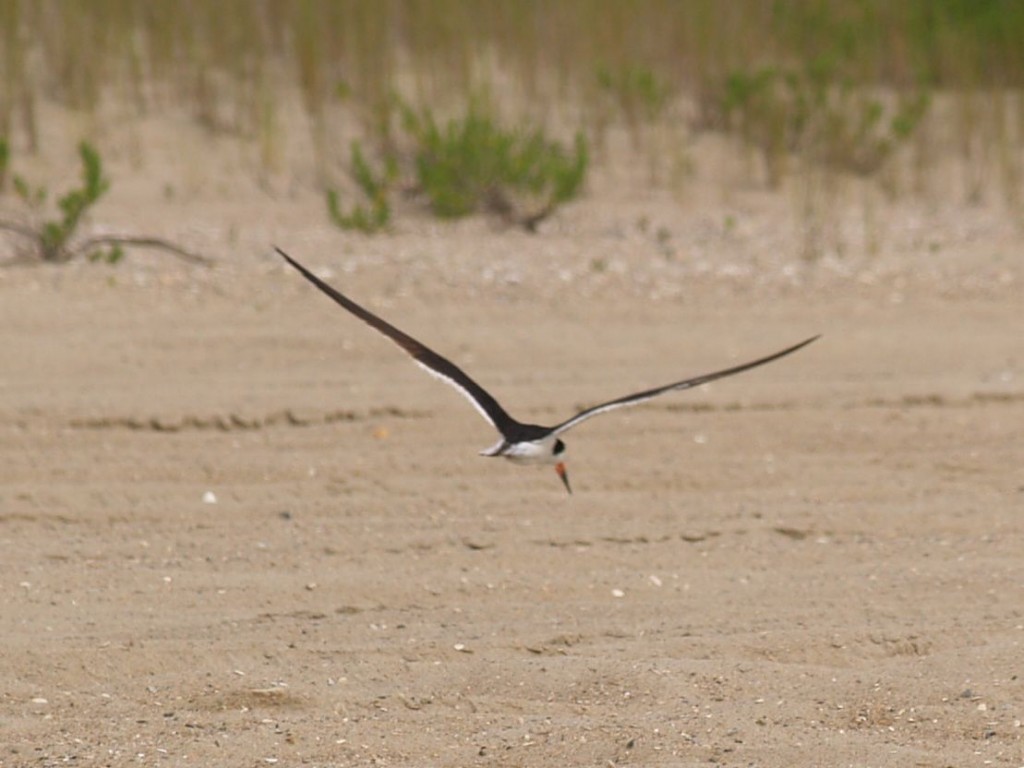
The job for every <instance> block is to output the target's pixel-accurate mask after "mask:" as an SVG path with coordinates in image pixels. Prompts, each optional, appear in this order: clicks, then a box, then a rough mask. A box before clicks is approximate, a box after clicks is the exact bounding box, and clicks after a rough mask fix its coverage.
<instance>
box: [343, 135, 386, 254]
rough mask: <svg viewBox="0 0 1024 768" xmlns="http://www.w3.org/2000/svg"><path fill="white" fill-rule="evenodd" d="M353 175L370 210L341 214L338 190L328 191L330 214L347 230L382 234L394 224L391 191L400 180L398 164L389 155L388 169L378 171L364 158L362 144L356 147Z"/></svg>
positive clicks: (352, 151) (352, 152)
mask: <svg viewBox="0 0 1024 768" xmlns="http://www.w3.org/2000/svg"><path fill="white" fill-rule="evenodd" d="M351 173H352V178H353V180H354V181H355V183H356V185H357V186H358V187H359V189H360V190H361V191H362V193H363V195H365V197H366V199H367V200H368V201H369V203H370V205H369V207H368V208H367V207H365V206H362V205H356V206H355V207H354V208H352V210H350V211H349V212H348V213H345V212H343V211H342V210H341V199H340V197H339V195H338V191H337V190H335V189H328V190H327V212H328V213H329V214H330V217H331V221H333V222H334V223H335V224H336V225H337V226H338V227H340V228H341V229H346V230H356V231H358V232H363V233H366V234H370V233H373V232H379V231H380V230H382V229H384V228H385V227H387V226H388V224H389V223H390V221H391V204H390V202H389V200H388V197H389V195H390V191H391V187H392V186H393V185H394V182H395V179H396V178H397V176H398V164H397V162H396V160H395V158H394V156H393V155H386V156H385V160H384V169H383V170H382V171H380V172H377V171H374V170H373V168H372V167H370V163H369V162H368V161H367V160H366V157H365V156H364V155H363V150H362V146H361V145H360V144H359V142H353V143H352V150H351Z"/></svg>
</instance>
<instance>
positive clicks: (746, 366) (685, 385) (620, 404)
mask: <svg viewBox="0 0 1024 768" xmlns="http://www.w3.org/2000/svg"><path fill="white" fill-rule="evenodd" d="M817 338H819V337H818V336H812V337H811V338H809V339H806V340H805V341H801V342H800V343H799V344H795V345H794V346H792V347H787V348H786V349H784V350H782V351H781V352H776V353H775V354H773V355H768V357H762V358H760V359H759V360H753V361H751V362H749V363H743V365H737V366H734V367H732V368H726V369H725V370H722V371H715V372H714V373H705V374H704V375H703V376H695V377H693V378H692V379H684V380H683V381H677V382H675V383H673V384H666V385H665V386H663V387H655V388H654V389H648V390H646V391H644V392H637V393H636V394H633V395H626V396H625V397H620V398H618V399H617V400H611V401H609V402H607V403H601V404H600V405H595V406H593V407H592V408H587V409H586V410H585V411H580V412H579V413H577V414H576V415H575V416H573V417H572V418H571V419H568V420H566V421H563V422H562V423H561V424H559V425H557V426H556V427H554V428H553V429H552V433H553V434H556V435H557V434H560V433H562V432H565V431H567V430H570V429H572V428H573V427H575V426H576V425H577V424H579V423H580V422H583V421H586V420H587V419H589V418H590V417H591V416H597V415H598V414H599V413H604V412H606V411H612V410H615V409H616V408H624V407H626V406H628V405H637V404H638V403H642V402H645V401H647V400H650V399H651V398H654V397H657V396H658V395H663V394H665V393H666V392H672V391H674V390H677V389H690V388H691V387H698V386H700V385H701V384H707V383H708V382H709V381H714V380H715V379H722V378H725V377H726V376H732V375H733V374H735V373H742V372H743V371H749V370H750V369H751V368H756V367H757V366H759V365H764V364H765V363H770V362H772V361H773V360H778V359H779V358H780V357H785V356H786V355H789V354H792V353H793V352H796V351H797V350H798V349H800V348H802V347H806V346H807V345H808V344H810V343H811V342H812V341H814V340H815V339H817Z"/></svg>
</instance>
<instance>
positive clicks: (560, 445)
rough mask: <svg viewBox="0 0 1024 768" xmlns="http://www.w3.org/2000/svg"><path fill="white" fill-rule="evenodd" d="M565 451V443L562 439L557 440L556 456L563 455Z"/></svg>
mask: <svg viewBox="0 0 1024 768" xmlns="http://www.w3.org/2000/svg"><path fill="white" fill-rule="evenodd" d="M563 453H565V443H563V442H562V441H561V439H558V440H555V456H561V455H562V454H563Z"/></svg>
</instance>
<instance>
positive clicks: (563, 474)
mask: <svg viewBox="0 0 1024 768" xmlns="http://www.w3.org/2000/svg"><path fill="white" fill-rule="evenodd" d="M555 472H557V473H558V476H559V477H560V478H562V482H563V483H565V490H567V491H568V492H569V493H572V488H571V487H570V486H569V472H568V471H567V470H566V468H565V462H564V461H560V462H558V463H557V464H555Z"/></svg>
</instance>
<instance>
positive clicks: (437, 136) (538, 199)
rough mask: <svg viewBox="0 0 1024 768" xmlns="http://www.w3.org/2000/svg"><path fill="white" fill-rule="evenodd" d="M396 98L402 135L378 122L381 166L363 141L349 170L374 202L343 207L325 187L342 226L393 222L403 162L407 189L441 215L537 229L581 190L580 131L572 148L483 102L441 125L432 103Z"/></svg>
mask: <svg viewBox="0 0 1024 768" xmlns="http://www.w3.org/2000/svg"><path fill="white" fill-rule="evenodd" d="M392 103H393V106H394V107H396V108H397V109H398V110H399V111H400V113H401V118H402V119H401V135H400V136H398V137H396V136H394V135H393V132H392V128H391V120H390V118H389V117H387V118H384V119H382V120H379V121H377V124H378V126H379V136H378V137H377V142H376V143H377V144H378V145H379V146H380V151H379V154H380V156H381V158H382V160H381V164H382V166H383V169H382V170H380V171H375V170H374V168H373V166H372V165H371V164H370V162H369V161H368V160H367V159H366V157H365V156H364V154H363V151H362V146H361V145H360V144H358V143H354V144H353V145H352V150H351V157H350V169H349V172H350V173H351V175H352V178H353V180H354V181H355V183H356V185H357V186H358V187H359V188H360V190H361V191H362V193H363V195H364V196H365V197H366V199H367V200H368V201H369V203H370V205H369V207H368V208H367V207H364V206H360V205H357V206H355V207H354V208H353V209H352V210H351V211H349V212H344V211H342V210H341V205H340V198H339V195H338V193H337V191H336V190H334V189H328V190H327V208H328V213H329V214H330V217H331V220H332V221H333V222H334V223H335V224H336V225H338V226H339V227H341V228H342V229H354V230H359V231H362V232H376V231H379V230H380V229H383V228H384V227H386V226H387V224H388V223H389V222H390V216H391V207H390V204H389V198H390V196H391V195H392V193H393V190H394V189H395V187H396V186H397V185H398V176H399V168H400V167H403V168H406V169H407V175H408V176H409V180H408V181H407V182H405V183H404V184H402V187H403V189H404V190H405V191H406V192H410V193H413V194H419V195H422V197H423V198H424V199H425V200H426V203H427V206H428V207H429V208H430V210H431V212H432V213H433V214H434V215H436V216H438V217H440V218H445V219H453V218H459V217H462V216H468V215H470V214H474V213H480V212H483V213H491V214H496V215H498V216H500V217H502V218H503V219H504V220H505V221H507V222H509V223H511V224H515V225H518V226H522V227H524V228H526V229H528V230H531V231H533V230H535V229H536V227H537V225H538V224H539V223H540V222H541V221H543V220H544V219H545V218H547V217H548V216H550V215H551V213H552V212H553V211H554V210H555V209H556V208H557V207H558V206H559V205H561V204H563V203H565V202H567V201H568V200H571V199H573V198H574V197H576V196H577V195H578V194H579V192H580V190H581V188H582V185H583V181H584V179H585V177H586V172H587V168H588V165H589V153H588V149H587V142H586V139H585V138H584V136H583V134H582V133H578V134H577V135H576V139H575V142H574V145H573V147H572V149H571V150H570V149H567V148H566V147H564V146H563V145H561V144H559V143H557V142H555V141H552V140H551V139H549V138H548V137H547V136H546V134H545V133H544V132H543V131H542V130H540V129H539V128H522V127H520V128H511V129H510V128H505V127H503V126H501V125H500V124H499V123H498V121H497V120H496V119H495V118H494V117H493V116H492V114H491V113H490V111H489V110H488V109H486V108H485V107H484V106H482V102H480V101H479V100H476V101H473V102H471V105H470V107H469V109H468V110H467V111H466V113H465V115H464V116H462V117H457V118H453V119H450V120H448V121H447V122H443V123H442V122H440V121H439V120H438V119H437V118H436V117H435V115H434V112H433V110H431V109H430V108H423V109H420V110H418V111H417V110H414V109H412V108H411V107H409V106H407V105H406V104H404V103H402V102H401V101H399V100H397V99H395V100H394V101H393V102H392Z"/></svg>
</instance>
